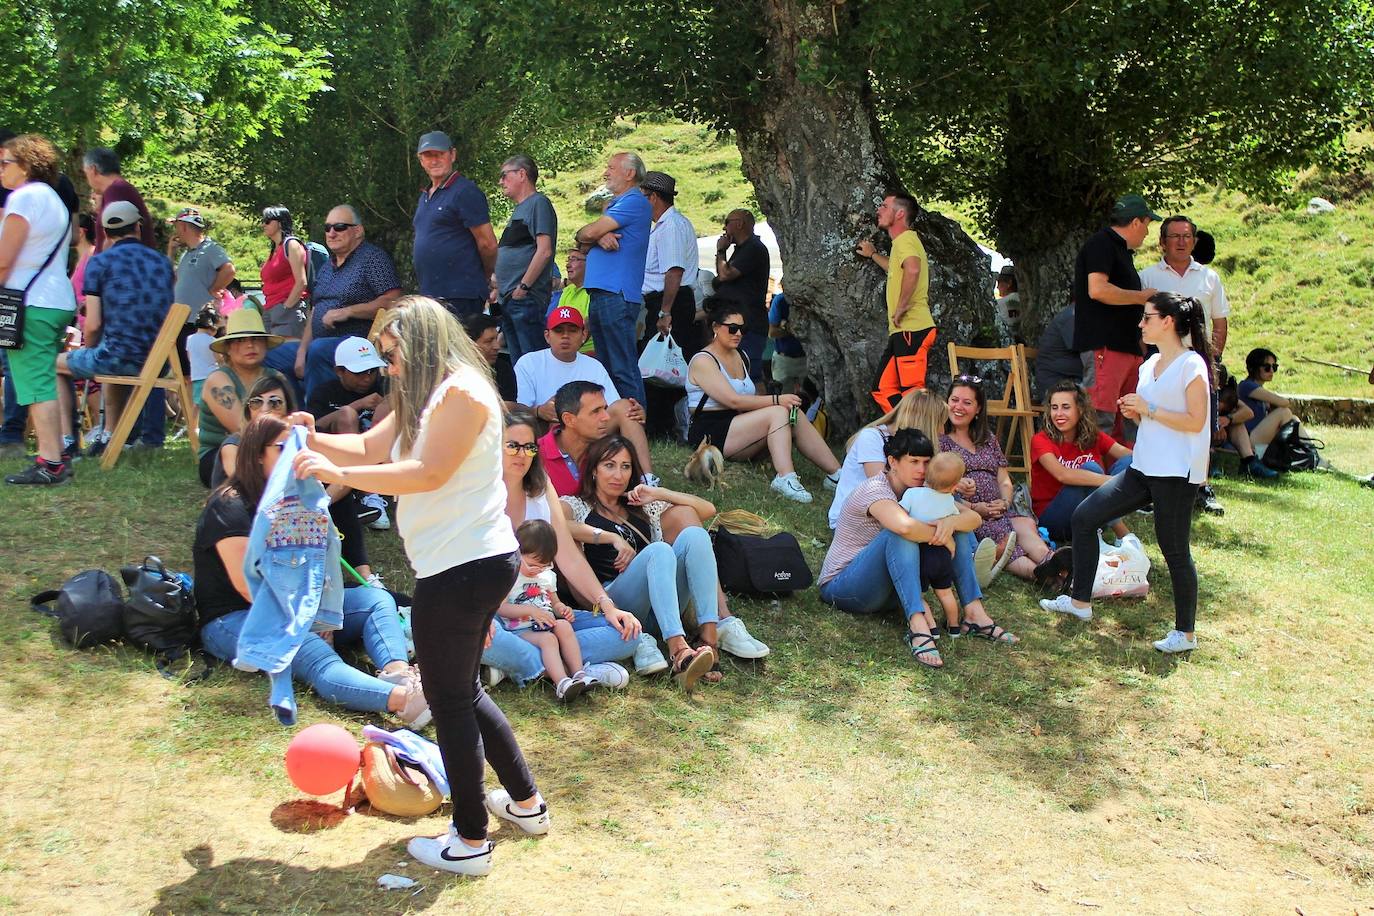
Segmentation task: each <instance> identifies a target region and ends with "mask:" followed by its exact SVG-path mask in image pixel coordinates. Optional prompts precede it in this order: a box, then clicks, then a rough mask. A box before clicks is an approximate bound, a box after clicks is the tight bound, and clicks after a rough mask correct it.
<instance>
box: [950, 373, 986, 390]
mask: <svg viewBox="0 0 1374 916" xmlns="http://www.w3.org/2000/svg"><path fill="white" fill-rule="evenodd" d="M953 383H954V384H955V385H973V386H974V387H978V386H980V385H982V384H983V378H982V376H979V375H956V376H955V377H954V382H953Z"/></svg>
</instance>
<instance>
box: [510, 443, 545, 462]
mask: <svg viewBox="0 0 1374 916" xmlns="http://www.w3.org/2000/svg"><path fill="white" fill-rule="evenodd" d="M506 451H507V453H509V454H511V455H518V454H520V453H521V452H524V453H525V454H526V455H529V456H530V457H531V458H533V457H534V456H535V455H538V454H539V443H537V442H515V441H513V440H512V441H508V442H507V443H506Z"/></svg>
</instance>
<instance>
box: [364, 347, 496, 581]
mask: <svg viewBox="0 0 1374 916" xmlns="http://www.w3.org/2000/svg"><path fill="white" fill-rule="evenodd" d="M453 389H458V390H460V391H463V392H465V393H467V394H468V395H469V396H470V397H471V398H472V399H473V400H475V401H477V402H478V403H479V404H481V405H482V406H483V407H485V408H486V410H487V419H486V422H485V423H484V424H483V426H482V431H481V432H480V433H478V434H477V441H476V442H474V443H473V445H472V451H471V452H469V453H468V456H467V458H465V459H464V460H463V463H462V464H460V465H459V466H458V469H457V470H455V471H454V472H453V476H452V477H450V478H449V479H448V480H446V481H444V482H443V483H442V484H440V485H439V486H438V488H436V489H434V490H429V491H427V492H425V493H407V494H405V495H403V496H401V497H399V498H398V499H397V501H396V524H397V527H398V528H399V529H400V531H401V534H402V537H403V538H404V540H405V548H406V556H407V557H409V558H410V565H411V568H413V569H414V570H415V576H416V578H420V579H423V578H427V577H429V576H434V575H438V574H439V573H441V572H444V571H445V570H448V569H452V568H453V567H455V566H461V565H462V564H464V563H470V562H472V561H473V560H481V559H485V558H486V557H495V556H500V555H501V554H507V553H513V552H514V551H515V550H516V549H517V547H518V545H517V544H516V540H515V532H514V531H512V530H511V526H510V519H509V518H507V517H506V485H505V483H504V482H503V481H502V479H501V433H502V421H501V398H500V396H499V395H498V394H497V393H496V388H495V387H494V386H493V385H492V383H491V380H490V379H489V378H487V376H486V375H485V374H484V373H481V372H478V371H477V370H476V369H474V368H472V367H471V366H466V365H465V366H461V367H459V369H458V370H457V371H456V372H454V373H453V374H452V375H450V376H449V377H448V378H446V379H444V380H443V381H442V382H440V383H439V387H438V388H436V389H435V390H434V394H433V395H432V396H431V397H430V399H429V404H428V405H427V406H426V407H425V411H424V413H423V414H421V416H420V435H419V436H417V437H416V439H415V446H414V448H413V449H412V450H411V453H410V454H408V455H401V453H400V452H401V443H400V441H399V440H397V442H396V444H395V445H394V446H392V449H391V460H392V461H400V460H402V459H403V458H407V459H408V458H413V457H417V456H418V455H419V454H420V453H421V451H422V450H423V449H424V444H425V436H426V435H427V434H428V429H427V425H428V422H429V416H430V413H431V412H432V411H433V410H434V407H435V405H437V404H438V403H439V402H440V401H442V400H443V398H444V396H445V395H446V394H448V392H449V391H450V390H453Z"/></svg>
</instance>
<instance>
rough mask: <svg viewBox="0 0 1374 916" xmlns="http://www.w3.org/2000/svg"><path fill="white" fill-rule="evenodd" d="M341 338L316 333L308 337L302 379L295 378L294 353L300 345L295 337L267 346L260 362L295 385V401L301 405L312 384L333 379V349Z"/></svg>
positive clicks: (308, 396) (307, 398)
mask: <svg viewBox="0 0 1374 916" xmlns="http://www.w3.org/2000/svg"><path fill="white" fill-rule="evenodd" d="M342 340H343V338H342V337H317V338H315V339H314V340H312V341H310V350H309V352H308V353H306V355H305V378H304V379H297V378H296V353H298V352H299V351H300V347H301V343H300V341H298V340H288V341H286V343H283V344H281V345H279V346H276V347H273V348H272V349H270V350H268V351H267V356H266V358H264V359H263V361H262V362H263V365H265V366H268V367H270V368H272V369H276V370H277V371H278V372H280V373H281V374H282V375H284V376H286V378H287V380H288V381H290V382H291V384H292V385H293V386H295V389H296V399H297V402H298V403H300V404H302V405H304V404H305V402H306V401H308V400H309V399H310V392H311V391H313V390H314V389H315V386H317V385H326V384H328V383H329V382H331V381H333V380H334V377H335V376H334V351H335V350H337V349H338V348H339V342H340V341H342Z"/></svg>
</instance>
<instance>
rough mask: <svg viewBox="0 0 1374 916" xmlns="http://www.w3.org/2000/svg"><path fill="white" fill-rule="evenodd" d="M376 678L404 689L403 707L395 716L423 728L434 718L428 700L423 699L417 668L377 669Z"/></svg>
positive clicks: (413, 725)
mask: <svg viewBox="0 0 1374 916" xmlns="http://www.w3.org/2000/svg"><path fill="white" fill-rule="evenodd" d="M377 680H379V681H383V682H385V683H387V684H395V685H396V686H397V687H404V688H405V689H406V705H405V708H404V709H402V710H401V711H400V712H398V713H396V716H397V718H399V719H400V720H401V721H402V722H404V723H405V724H406V725H408V726H409V727H411V728H424V727H425V726H426V725H428V724H429V723H430V720H431V719H433V718H434V716H433V715H432V714H431V713H430V711H429V701H428V700H426V699H425V689H424V686H423V685H422V684H421V683H420V669H419V668H416V667H415V666H414V665H411V666H409V667H407V668H404V669H402V670H400V671H394V672H392V673H390V674H388V673H386V672H385V671H378V672H377Z"/></svg>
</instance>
